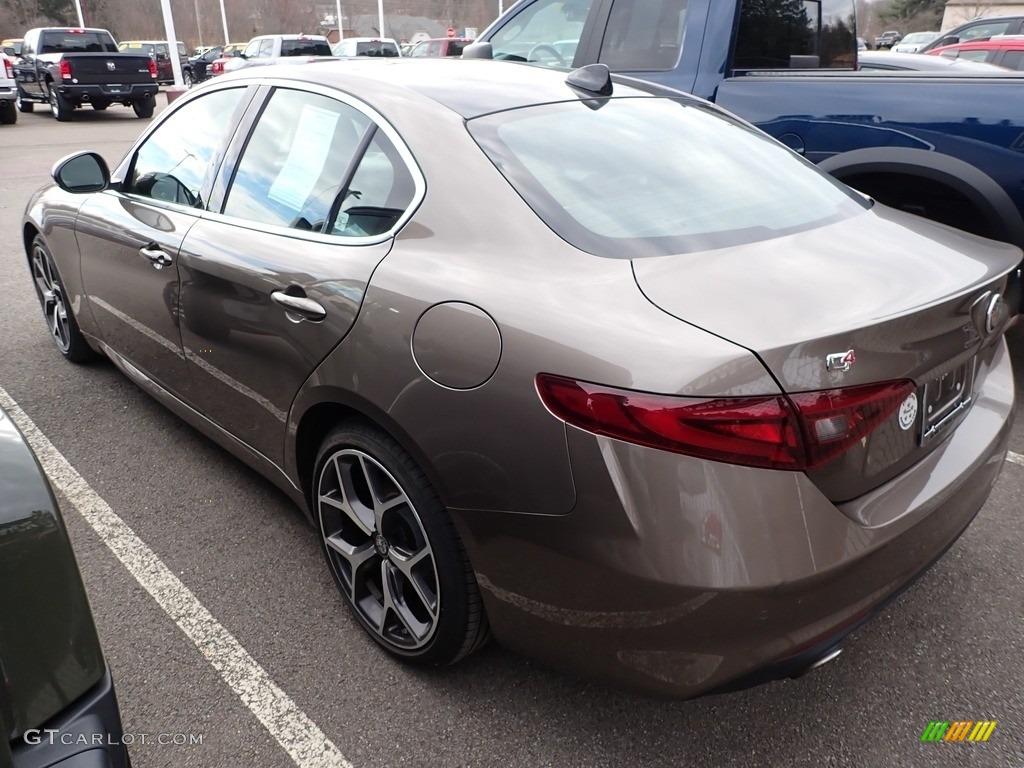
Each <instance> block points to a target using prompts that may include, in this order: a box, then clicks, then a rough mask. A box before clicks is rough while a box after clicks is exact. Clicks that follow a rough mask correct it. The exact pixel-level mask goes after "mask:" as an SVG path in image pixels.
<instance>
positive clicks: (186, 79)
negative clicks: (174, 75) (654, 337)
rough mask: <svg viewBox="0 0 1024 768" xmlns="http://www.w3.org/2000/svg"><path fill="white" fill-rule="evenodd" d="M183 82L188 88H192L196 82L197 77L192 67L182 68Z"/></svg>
mask: <svg viewBox="0 0 1024 768" xmlns="http://www.w3.org/2000/svg"><path fill="white" fill-rule="evenodd" d="M181 82H182V84H183V85H184V86H185V87H186V88H191V87H192V86H193V85H195V84H196V78H195V76H194V75H193V74H192V70H191V69H183V70H181Z"/></svg>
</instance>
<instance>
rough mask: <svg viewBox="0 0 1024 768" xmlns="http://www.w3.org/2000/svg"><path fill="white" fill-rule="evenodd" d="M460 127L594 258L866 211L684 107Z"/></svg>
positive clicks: (582, 108) (756, 234)
mask: <svg viewBox="0 0 1024 768" xmlns="http://www.w3.org/2000/svg"><path fill="white" fill-rule="evenodd" d="M468 126H469V130H470V133H471V134H472V135H473V137H474V138H475V139H476V141H477V143H479V144H480V146H481V148H482V149H483V150H484V152H486V153H487V155H488V156H489V157H490V159H491V160H492V162H494V164H495V165H496V166H497V168H498V169H499V170H500V171H501V172H502V173H503V174H504V175H505V177H506V178H507V179H508V181H509V182H510V183H511V184H512V186H513V187H514V188H515V189H516V191H517V192H518V193H519V194H520V195H521V196H522V197H523V198H524V199H525V200H526V202H527V203H528V204H529V205H530V207H531V208H533V210H534V212H535V213H536V214H537V215H538V216H539V217H540V218H541V219H543V220H544V222H545V223H546V224H547V225H548V226H549V227H550V228H551V229H552V230H554V231H555V232H556V233H557V234H558V235H559V236H561V237H562V238H564V239H565V240H567V241H568V242H570V243H572V244H573V245H575V246H576V247H577V248H580V249H582V250H584V251H587V252H589V253H593V254H596V255H599V256H612V257H619V258H636V257H641V256H655V255H657V256H661V255H668V254H673V253H684V252H689V251H698V250H706V249H711V248H722V247H725V246H731V245H739V244H742V243H748V242H755V241H759V240H767V239H770V238H774V237H779V236H782V235H787V234H790V233H795V232H800V231H803V230H807V229H811V228H814V227H817V226H821V225H823V224H826V223H830V222H833V221H838V220H841V219H844V218H847V217H850V216H853V215H856V214H857V213H858V212H860V211H862V210H864V208H866V207H868V205H869V204H868V203H867V202H866V201H865V199H864V198H863V197H861V196H859V195H857V193H855V192H853V191H851V190H849V189H848V188H847V187H845V186H843V185H842V184H840V183H838V182H836V181H835V180H834V179H832V178H831V177H830V176H827V175H826V174H824V173H822V172H821V171H819V170H818V169H817V168H815V167H814V166H813V165H811V164H810V163H808V162H806V161H805V160H803V159H802V158H800V157H798V156H797V155H796V154H794V153H793V152H791V151H790V150H789V149H786V148H785V147H783V146H782V145H781V144H778V143H777V142H776V141H774V140H773V139H771V138H769V137H768V136H766V135H764V134H762V133H761V132H759V131H757V130H756V129H754V128H751V127H749V126H747V125H745V124H743V123H741V122H739V121H738V120H734V119H731V118H728V117H726V116H724V115H722V114H721V113H719V112H717V111H716V110H714V108H712V107H709V106H706V105H703V104H699V103H694V102H690V101H684V100H674V99H666V98H621V99H609V100H604V101H602V100H591V101H589V102H582V101H572V102H563V103H560V104H545V105H541V106H536V107H530V108H527V109H518V110H512V111H508V112H500V113H496V114H491V115H486V116H484V117H480V118H476V119H474V120H471V121H469V123H468Z"/></svg>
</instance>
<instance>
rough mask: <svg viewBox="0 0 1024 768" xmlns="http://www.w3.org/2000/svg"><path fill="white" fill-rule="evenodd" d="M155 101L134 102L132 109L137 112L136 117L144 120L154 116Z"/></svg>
mask: <svg viewBox="0 0 1024 768" xmlns="http://www.w3.org/2000/svg"><path fill="white" fill-rule="evenodd" d="M155 106H156V103H155V99H146V100H145V101H133V102H132V109H134V110H135V116H136V117H141V118H143V119H145V118H148V117H152V116H153V109H154V108H155Z"/></svg>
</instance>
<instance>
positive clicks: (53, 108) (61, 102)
mask: <svg viewBox="0 0 1024 768" xmlns="http://www.w3.org/2000/svg"><path fill="white" fill-rule="evenodd" d="M46 93H47V98H48V99H49V101H50V112H52V113H53V117H54V119H56V121H57V122H58V123H69V122H71V113H72V112H74V111H75V107H74V105H73V104H72V103H71V102H70V101H68V100H67V99H65V98H64V97H63V96H61V95H60V91H58V90H57V88H56V86H54V85H53V84H52V83H51V84H50V85H49V86H48V87H47V89H46Z"/></svg>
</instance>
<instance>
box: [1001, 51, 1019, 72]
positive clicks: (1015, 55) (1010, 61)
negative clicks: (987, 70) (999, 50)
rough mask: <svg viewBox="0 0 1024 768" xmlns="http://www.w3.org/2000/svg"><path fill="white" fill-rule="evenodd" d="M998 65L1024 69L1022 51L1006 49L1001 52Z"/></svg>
mask: <svg viewBox="0 0 1024 768" xmlns="http://www.w3.org/2000/svg"><path fill="white" fill-rule="evenodd" d="M999 66H1001V67H1006V68H1007V69H1018V70H1022V69H1024V51H1007V52H1006V53H1004V54H1003V60H1002V61H1000V62H999Z"/></svg>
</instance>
